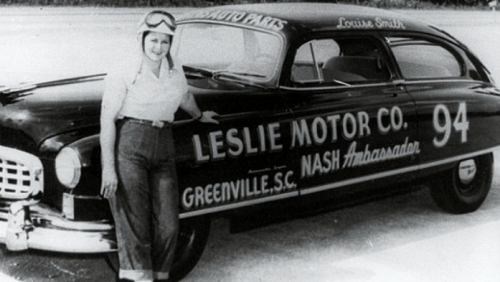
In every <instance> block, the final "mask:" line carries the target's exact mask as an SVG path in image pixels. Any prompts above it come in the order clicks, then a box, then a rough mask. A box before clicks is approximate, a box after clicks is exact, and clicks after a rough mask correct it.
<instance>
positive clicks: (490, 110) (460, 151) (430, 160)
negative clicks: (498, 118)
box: [387, 34, 498, 168]
mask: <svg viewBox="0 0 500 282" xmlns="http://www.w3.org/2000/svg"><path fill="white" fill-rule="evenodd" d="M387 41H388V42H389V43H390V46H391V49H392V52H393V54H394V57H395V59H396V61H397V64H398V66H399V68H400V71H401V75H402V77H403V79H404V85H405V87H406V89H407V91H408V92H409V94H410V95H411V96H412V97H413V98H414V99H415V101H416V109H417V112H418V120H419V139H420V142H421V147H422V153H421V154H420V156H421V163H422V168H432V167H436V166H437V164H439V163H451V159H452V158H455V159H456V160H458V159H457V158H464V157H465V156H466V155H467V154H468V153H471V152H480V151H481V150H486V149H489V148H491V144H492V140H496V137H495V135H497V133H496V132H495V131H494V130H491V122H490V121H489V120H490V119H491V117H492V116H494V115H496V113H497V112H498V105H497V103H496V101H495V100H494V99H495V95H492V94H496V95H497V94H498V90H497V89H495V88H494V87H493V86H492V85H491V84H489V83H485V82H484V81H485V80H487V79H484V78H483V79H482V78H481V75H484V74H481V71H480V67H477V66H475V65H474V64H473V63H472V61H471V60H470V58H469V56H467V53H466V52H465V51H463V50H460V49H459V48H457V47H453V46H451V45H449V44H447V43H446V42H445V41H442V40H439V39H437V38H434V37H423V36H414V35H403V34H397V36H396V35H395V34H393V35H392V36H388V37H387ZM488 101H491V102H488Z"/></svg>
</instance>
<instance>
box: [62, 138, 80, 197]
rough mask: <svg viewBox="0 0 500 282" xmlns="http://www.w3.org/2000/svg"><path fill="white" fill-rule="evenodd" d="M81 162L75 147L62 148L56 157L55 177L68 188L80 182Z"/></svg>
mask: <svg viewBox="0 0 500 282" xmlns="http://www.w3.org/2000/svg"><path fill="white" fill-rule="evenodd" d="M81 173H82V163H81V161H80V157H79V156H78V153H77V151H76V150H75V149H73V148H70V147H65V148H63V149H62V150H61V151H60V152H59V154H58V155H57V157H56V174H57V179H59V182H61V184H62V185H64V186H66V187H68V188H75V186H76V185H77V184H78V182H80V176H81Z"/></svg>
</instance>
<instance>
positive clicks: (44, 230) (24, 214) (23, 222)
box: [0, 201, 116, 253]
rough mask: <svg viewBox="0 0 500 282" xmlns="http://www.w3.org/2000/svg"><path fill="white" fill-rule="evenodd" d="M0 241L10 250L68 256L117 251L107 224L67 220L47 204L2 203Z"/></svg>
mask: <svg viewBox="0 0 500 282" xmlns="http://www.w3.org/2000/svg"><path fill="white" fill-rule="evenodd" d="M2 204H3V208H2V209H3V211H5V209H6V208H7V209H8V210H9V213H5V212H2V213H0V242H1V243H4V244H6V245H7V248H8V249H9V250H13V251H20V250H25V249H38V250H47V251H55V252H65V253H105V252H113V251H116V239H115V235H114V227H113V225H112V224H110V223H109V222H107V221H98V222H79V221H71V220H67V219H65V218H64V217H63V216H62V215H61V213H60V212H58V211H56V210H54V209H51V208H50V207H48V206H46V205H44V204H36V205H32V206H28V205H22V203H21V202H19V201H18V202H2Z"/></svg>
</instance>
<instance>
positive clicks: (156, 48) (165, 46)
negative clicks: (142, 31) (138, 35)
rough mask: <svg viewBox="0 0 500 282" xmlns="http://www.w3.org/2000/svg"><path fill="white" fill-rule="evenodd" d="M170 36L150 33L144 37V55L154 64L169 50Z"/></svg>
mask: <svg viewBox="0 0 500 282" xmlns="http://www.w3.org/2000/svg"><path fill="white" fill-rule="evenodd" d="M170 40H171V36H170V35H168V34H165V33H159V32H150V33H148V34H147V35H146V36H145V37H144V54H145V55H146V57H147V58H149V59H150V60H152V61H154V62H159V61H161V60H162V59H163V58H165V56H166V55H167V54H168V51H169V50H170Z"/></svg>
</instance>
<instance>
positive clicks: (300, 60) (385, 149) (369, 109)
mask: <svg viewBox="0 0 500 282" xmlns="http://www.w3.org/2000/svg"><path fill="white" fill-rule="evenodd" d="M385 50H386V48H385V47H384V42H383V41H382V40H379V39H378V38H377V37H375V36H371V35H356V36H343V35H331V36H323V35H322V36H321V37H318V38H310V39H308V40H305V41H303V42H301V43H300V44H297V45H296V47H292V51H291V53H292V54H293V55H291V60H290V61H292V62H293V63H291V64H290V66H289V73H288V72H286V71H285V73H284V79H283V80H282V81H283V84H284V85H283V87H281V92H282V95H283V97H284V99H285V101H286V103H287V105H288V106H289V107H290V109H291V111H292V113H293V121H292V122H291V124H290V132H289V134H290V140H291V141H290V148H291V149H292V150H293V152H294V154H296V160H297V161H296V162H295V164H294V165H295V166H294V170H295V174H296V175H297V180H296V182H297V185H298V187H299V189H300V193H301V194H303V195H305V194H311V193H316V192H322V191H331V190H333V189H336V188H341V187H350V188H352V189H365V188H371V187H378V186H379V185H388V184H394V183H397V182H399V181H407V180H411V177H412V176H413V175H414V174H413V172H416V171H417V170H418V166H417V164H418V157H419V154H420V152H421V145H420V141H419V140H418V139H417V121H416V112H415V106H414V102H413V100H412V99H411V97H410V96H409V95H408V93H406V92H405V90H404V89H403V88H401V87H400V86H399V85H398V83H397V81H393V79H394V75H393V73H394V70H393V68H392V67H391V65H390V64H389V60H388V56H387V52H386V51H385Z"/></svg>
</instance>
